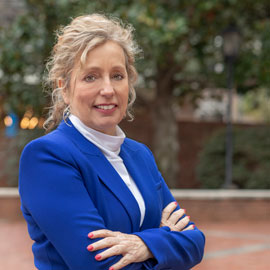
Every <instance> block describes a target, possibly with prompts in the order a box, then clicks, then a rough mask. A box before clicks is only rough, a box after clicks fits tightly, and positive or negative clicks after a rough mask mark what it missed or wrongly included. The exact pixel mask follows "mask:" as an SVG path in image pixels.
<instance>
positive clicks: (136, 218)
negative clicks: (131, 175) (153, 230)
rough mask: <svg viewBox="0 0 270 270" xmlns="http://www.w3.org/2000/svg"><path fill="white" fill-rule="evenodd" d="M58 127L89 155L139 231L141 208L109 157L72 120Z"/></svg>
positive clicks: (100, 177) (101, 179)
mask: <svg viewBox="0 0 270 270" xmlns="http://www.w3.org/2000/svg"><path fill="white" fill-rule="evenodd" d="M58 129H59V130H60V131H63V132H64V133H65V134H66V135H67V136H68V137H69V138H70V139H71V140H72V141H73V142H74V143H75V144H76V146H77V147H78V148H79V149H80V150H81V151H82V152H83V153H84V154H86V155H87V156H88V159H89V163H90V164H92V165H93V168H94V170H95V171H96V173H97V175H98V176H99V179H100V181H102V182H103V183H104V184H105V185H106V186H107V188H109V189H110V191H111V192H112V193H113V194H114V195H115V197H116V198H117V199H118V200H119V202H120V203H121V204H122V206H123V207H124V208H125V209H126V211H127V214H128V216H129V217H130V222H131V224H132V231H138V229H139V224H140V209H139V206H138V203H137V201H136V200H135V198H134V196H133V194H132V193H131V192H130V190H129V188H128V187H127V185H126V184H125V183H124V181H123V180H122V178H121V177H120V175H119V174H118V173H117V171H116V170H115V169H114V168H113V166H112V165H111V164H110V162H109V161H108V160H107V158H106V157H105V156H104V155H103V153H102V152H101V151H100V150H99V148H98V147H97V146H95V145H94V144H93V143H91V142H90V141H89V140H87V139H86V138H85V137H84V136H83V135H82V134H81V133H80V132H79V131H78V130H77V129H76V128H75V127H73V125H72V123H71V122H70V121H68V125H67V124H66V123H64V122H62V123H61V124H60V125H59V128H58Z"/></svg>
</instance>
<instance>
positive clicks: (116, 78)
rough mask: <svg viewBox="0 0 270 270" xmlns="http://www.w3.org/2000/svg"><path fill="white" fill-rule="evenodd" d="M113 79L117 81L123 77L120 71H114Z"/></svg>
mask: <svg viewBox="0 0 270 270" xmlns="http://www.w3.org/2000/svg"><path fill="white" fill-rule="evenodd" d="M113 79H115V80H117V81H121V80H123V79H124V76H123V75H122V74H120V73H116V74H114V75H113Z"/></svg>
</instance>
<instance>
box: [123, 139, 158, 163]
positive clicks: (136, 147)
mask: <svg viewBox="0 0 270 270" xmlns="http://www.w3.org/2000/svg"><path fill="white" fill-rule="evenodd" d="M123 147H124V148H125V149H128V150H129V151H130V152H133V153H134V154H135V153H136V154H138V155H140V157H141V158H143V159H145V160H146V161H148V163H149V162H150V163H153V164H154V167H156V162H155V158H154V155H153V153H152V152H151V150H150V149H149V148H148V146H146V145H145V144H143V143H141V142H137V141H135V140H132V139H129V138H126V139H125V141H124V144H123Z"/></svg>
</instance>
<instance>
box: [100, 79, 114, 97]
mask: <svg viewBox="0 0 270 270" xmlns="http://www.w3.org/2000/svg"><path fill="white" fill-rule="evenodd" d="M100 94H101V95H102V96H105V97H111V96H113V95H114V88H113V85H112V83H111V80H110V78H105V79H104V81H103V82H102V86H101V90H100Z"/></svg>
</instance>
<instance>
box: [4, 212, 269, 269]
mask: <svg viewBox="0 0 270 270" xmlns="http://www.w3.org/2000/svg"><path fill="white" fill-rule="evenodd" d="M254 216H256V215H255V214H254ZM197 226H198V227H200V229H202V230H203V231H204V233H205V236H206V252H205V257H204V260H203V262H202V263H201V264H200V265H198V266H196V267H195V268H193V270H228V269H230V270H268V269H269V266H270V226H269V223H268V222H256V221H255V220H254V222H250V223H246V222H238V223H229V222H228V223H224V222H223V223H213V222H209V223H203V224H197ZM0 239H1V241H0V265H1V267H0V268H1V269H3V270H4V269H5V270H15V269H19V270H32V269H36V268H35V267H34V263H33V256H32V253H31V245H32V242H31V240H30V239H29V237H28V234H27V227H26V224H25V223H24V221H22V220H17V221H7V220H3V219H2V220H0ZM179 270H181V269H179Z"/></svg>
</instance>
